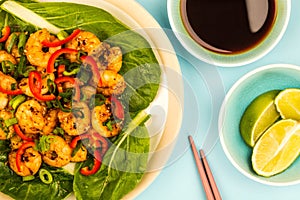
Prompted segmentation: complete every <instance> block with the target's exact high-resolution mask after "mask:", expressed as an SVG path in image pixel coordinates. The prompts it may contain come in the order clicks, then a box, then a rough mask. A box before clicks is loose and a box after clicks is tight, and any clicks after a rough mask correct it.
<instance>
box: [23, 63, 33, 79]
mask: <svg viewBox="0 0 300 200" xmlns="http://www.w3.org/2000/svg"><path fill="white" fill-rule="evenodd" d="M34 70H36V69H35V67H33V66H27V67H26V69H25V72H23V76H24V77H26V78H27V77H28V76H29V73H30V72H31V71H34Z"/></svg>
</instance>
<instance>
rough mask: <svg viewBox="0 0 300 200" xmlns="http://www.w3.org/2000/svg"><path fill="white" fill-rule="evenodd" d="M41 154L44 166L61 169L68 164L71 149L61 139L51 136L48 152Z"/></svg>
mask: <svg viewBox="0 0 300 200" xmlns="http://www.w3.org/2000/svg"><path fill="white" fill-rule="evenodd" d="M42 154H43V161H44V162H45V163H46V164H48V165H50V166H53V167H63V166H65V165H66V164H68V163H69V162H70V160H71V154H72V149H71V147H70V146H69V144H68V143H67V142H66V141H65V140H64V139H63V138H62V137H59V136H56V135H53V137H51V138H50V147H49V150H48V151H46V152H43V153H42Z"/></svg>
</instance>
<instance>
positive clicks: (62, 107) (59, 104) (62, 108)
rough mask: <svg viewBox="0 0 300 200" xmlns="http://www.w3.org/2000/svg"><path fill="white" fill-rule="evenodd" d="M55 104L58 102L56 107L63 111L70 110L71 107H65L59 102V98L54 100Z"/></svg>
mask: <svg viewBox="0 0 300 200" xmlns="http://www.w3.org/2000/svg"><path fill="white" fill-rule="evenodd" d="M56 102H57V104H58V107H59V108H60V109H61V111H63V112H71V109H70V108H65V107H64V106H63V105H62V104H61V102H60V101H59V100H56Z"/></svg>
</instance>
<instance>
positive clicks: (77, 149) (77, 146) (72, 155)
mask: <svg viewBox="0 0 300 200" xmlns="http://www.w3.org/2000/svg"><path fill="white" fill-rule="evenodd" d="M81 147H82V142H81V141H78V142H77V145H76V147H75V148H74V150H73V151H72V154H71V157H74V156H75V155H76V153H77V152H78V151H79V149H80V148H81Z"/></svg>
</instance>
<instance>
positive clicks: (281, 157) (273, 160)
mask: <svg viewBox="0 0 300 200" xmlns="http://www.w3.org/2000/svg"><path fill="white" fill-rule="evenodd" d="M299 125H300V124H299V123H298V122H297V121H296V120H292V119H283V120H280V121H278V122H276V123H275V124H274V125H272V126H271V127H270V128H269V129H268V130H267V131H266V132H265V133H264V134H263V135H262V136H261V138H260V139H259V140H258V141H257V143H256V145H255V146H254V148H253V154H252V167H253V170H254V171H255V172H256V173H257V174H259V175H262V176H265V177H269V176H272V175H275V174H278V173H280V172H282V171H284V170H285V169H287V168H288V167H289V166H290V165H291V164H292V163H293V161H294V160H295V159H296V158H297V157H298V155H299V152H300V126H299Z"/></svg>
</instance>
